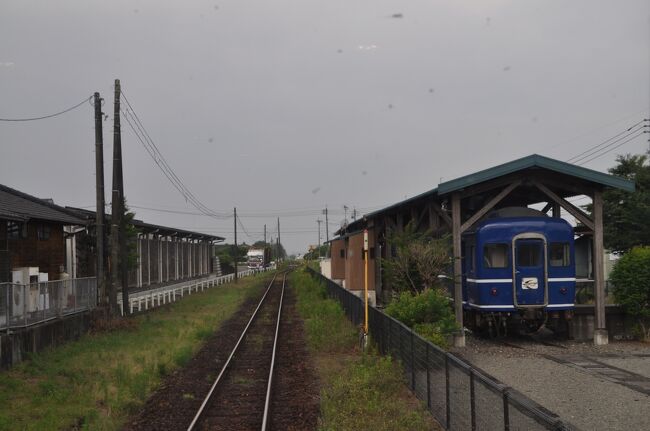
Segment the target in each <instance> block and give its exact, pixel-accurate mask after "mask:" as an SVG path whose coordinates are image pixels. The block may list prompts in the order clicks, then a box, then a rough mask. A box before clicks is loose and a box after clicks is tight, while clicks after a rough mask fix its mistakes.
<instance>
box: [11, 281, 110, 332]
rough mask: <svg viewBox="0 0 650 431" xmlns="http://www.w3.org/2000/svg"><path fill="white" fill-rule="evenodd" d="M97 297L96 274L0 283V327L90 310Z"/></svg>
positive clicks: (21, 324)
mask: <svg viewBox="0 0 650 431" xmlns="http://www.w3.org/2000/svg"><path fill="white" fill-rule="evenodd" d="M96 301H97V279H96V278H95V277H89V278H74V279H69V280H55V281H47V282H40V283H30V284H14V283H0V330H2V329H9V328H19V327H24V326H29V325H33V324H35V323H39V322H43V321H45V320H49V319H53V318H56V317H60V316H64V315H66V314H71V313H77V312H79V311H84V310H89V309H91V308H93V307H94V306H95V303H96Z"/></svg>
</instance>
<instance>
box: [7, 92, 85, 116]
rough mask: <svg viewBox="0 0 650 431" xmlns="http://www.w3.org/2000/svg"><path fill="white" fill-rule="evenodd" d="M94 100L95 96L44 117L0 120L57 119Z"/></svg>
mask: <svg viewBox="0 0 650 431" xmlns="http://www.w3.org/2000/svg"><path fill="white" fill-rule="evenodd" d="M92 98H93V96H89V97H87V98H85V99H84V100H82V101H81V102H79V103H77V104H76V105H74V106H71V107H70V108H67V109H64V110H63V111H59V112H56V113H54V114H49V115H43V116H41V117H30V118H0V121H36V120H45V119H47V118H53V117H57V116H59V115H63V114H65V113H67V112H70V111H72V110H74V109H77V108H78V107H80V106H81V105H83V104H84V103H86V102H89V101H91V100H92Z"/></svg>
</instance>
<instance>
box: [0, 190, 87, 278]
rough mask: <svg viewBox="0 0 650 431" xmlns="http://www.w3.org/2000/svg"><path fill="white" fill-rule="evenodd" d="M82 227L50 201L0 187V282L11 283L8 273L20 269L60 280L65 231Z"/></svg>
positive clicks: (78, 220) (64, 210)
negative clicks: (29, 268) (74, 227)
mask: <svg viewBox="0 0 650 431" xmlns="http://www.w3.org/2000/svg"><path fill="white" fill-rule="evenodd" d="M84 225H85V221H84V220H83V219H81V218H79V217H77V216H75V215H74V214H73V213H72V212H71V211H68V210H67V209H65V208H63V207H60V206H58V205H55V204H54V203H53V202H52V201H51V200H47V199H39V198H37V197H34V196H31V195H28V194H26V193H23V192H20V191H18V190H15V189H12V188H10V187H7V186H3V185H0V282H11V281H12V271H13V270H16V269H17V268H23V267H38V272H39V273H47V274H48V278H49V280H58V279H60V278H61V276H62V275H63V274H64V273H65V271H66V264H67V262H66V240H65V237H66V233H65V230H66V229H65V228H66V227H68V226H84ZM25 281H27V280H25Z"/></svg>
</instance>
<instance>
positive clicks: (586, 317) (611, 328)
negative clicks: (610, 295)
mask: <svg viewBox="0 0 650 431" xmlns="http://www.w3.org/2000/svg"><path fill="white" fill-rule="evenodd" d="M605 320H606V322H607V323H606V325H607V331H608V332H609V337H610V340H626V339H632V338H633V331H632V330H633V328H634V325H635V322H634V320H633V319H632V318H630V317H629V316H626V315H625V314H624V313H623V309H622V308H621V306H620V305H606V306H605ZM594 328H595V322H594V306H593V305H577V306H576V308H575V313H574V316H573V320H572V322H571V330H570V334H571V337H572V338H573V339H574V340H576V341H589V340H593V338H594Z"/></svg>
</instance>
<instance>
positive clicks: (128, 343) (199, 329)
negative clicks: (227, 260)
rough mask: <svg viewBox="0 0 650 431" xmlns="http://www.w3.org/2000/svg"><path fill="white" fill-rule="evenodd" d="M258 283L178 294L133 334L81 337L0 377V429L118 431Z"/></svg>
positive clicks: (255, 280)
mask: <svg viewBox="0 0 650 431" xmlns="http://www.w3.org/2000/svg"><path fill="white" fill-rule="evenodd" d="M266 278H268V277H267V276H262V275H260V276H256V277H251V278H246V279H242V280H240V281H239V283H238V284H237V285H234V284H227V285H222V286H218V287H214V288H212V289H208V290H206V291H204V292H200V293H197V294H192V295H190V296H186V297H185V298H183V300H181V301H179V302H176V303H174V304H171V305H170V306H169V307H161V308H159V309H156V310H153V311H151V312H149V313H147V314H144V315H141V316H137V317H133V319H134V320H135V322H136V325H135V329H133V328H126V329H119V330H115V331H111V332H104V333H99V334H87V335H85V336H83V337H82V338H81V339H80V340H78V341H75V342H70V343H68V344H65V345H63V346H60V347H58V348H56V349H52V350H49V351H46V352H43V353H40V354H36V355H32V356H31V357H30V359H29V360H27V361H25V362H23V363H21V364H19V365H17V366H16V367H14V368H13V369H11V370H9V371H6V372H2V373H0V430H58V429H70V428H73V427H76V428H81V429H89V430H116V429H119V428H120V427H121V426H122V425H123V424H124V422H125V421H126V420H127V418H128V417H129V415H131V414H133V413H134V412H136V411H137V410H138V409H139V408H140V407H141V406H142V405H143V403H144V401H145V400H146V399H147V397H148V396H149V395H150V394H151V393H152V391H154V390H155V389H156V388H157V387H158V385H159V384H160V382H161V379H162V378H163V377H164V376H166V375H167V374H169V373H170V372H171V371H172V370H173V369H175V368H177V367H181V366H183V365H185V364H187V363H188V362H189V360H190V359H191V358H192V356H193V355H194V353H196V351H197V350H198V349H199V348H200V347H201V345H202V344H203V343H204V342H205V340H206V338H207V337H209V336H210V335H211V334H212V333H213V332H214V331H215V330H216V329H217V328H218V327H219V325H220V324H221V323H222V322H223V321H224V320H226V319H227V318H229V317H230V316H231V315H232V314H233V313H234V312H235V311H236V310H237V308H238V307H239V305H240V304H241V303H242V302H243V301H244V299H245V298H246V297H247V296H248V295H251V294H254V293H255V292H260V291H261V290H260V289H261V286H262V282H261V280H262V279H266Z"/></svg>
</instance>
